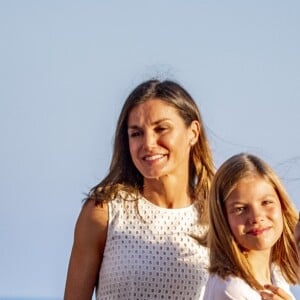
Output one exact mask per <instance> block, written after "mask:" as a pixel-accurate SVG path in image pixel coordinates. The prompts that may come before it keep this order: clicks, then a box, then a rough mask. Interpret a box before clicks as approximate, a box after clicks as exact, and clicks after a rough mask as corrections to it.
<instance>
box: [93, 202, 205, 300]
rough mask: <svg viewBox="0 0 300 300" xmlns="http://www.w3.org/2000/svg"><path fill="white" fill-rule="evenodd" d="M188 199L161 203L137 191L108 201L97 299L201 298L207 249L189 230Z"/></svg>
mask: <svg viewBox="0 0 300 300" xmlns="http://www.w3.org/2000/svg"><path fill="white" fill-rule="evenodd" d="M205 230H206V228H205V227H203V226H199V225H198V224H197V210H196V208H195V206H194V205H191V206H189V207H187V208H181V209H166V208H161V207H158V206H156V205H153V204H152V203H151V202H149V201H148V200H146V199H145V198H143V197H141V198H140V199H139V200H138V203H137V205H136V203H135V202H134V201H124V200H122V199H121V198H117V199H115V200H113V201H111V202H110V203H109V227H108V235H107V241H106V247H105V251H104V256H103V261H102V266H101V271H100V274H99V284H98V288H97V293H96V294H97V300H100V299H124V300H125V299H131V300H132V299H172V300H173V299H185V300H188V299H201V295H202V293H203V292H204V291H203V290H204V285H205V283H206V281H207V278H208V273H207V265H208V251H207V249H206V248H205V247H202V246H200V245H199V244H198V243H197V241H196V240H195V239H194V238H192V237H191V235H192V234H193V235H198V236H199V235H202V234H203V233H204V232H205Z"/></svg>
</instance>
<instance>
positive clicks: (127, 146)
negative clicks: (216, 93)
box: [65, 80, 214, 300]
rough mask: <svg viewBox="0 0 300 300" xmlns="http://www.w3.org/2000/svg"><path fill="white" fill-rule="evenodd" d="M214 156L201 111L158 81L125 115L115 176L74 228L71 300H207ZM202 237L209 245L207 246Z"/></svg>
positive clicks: (138, 93) (92, 197) (141, 89)
mask: <svg viewBox="0 0 300 300" xmlns="http://www.w3.org/2000/svg"><path fill="white" fill-rule="evenodd" d="M213 173H214V167H213V160H212V154H211V150H210V147H209V143H208V140H207V137H206V133H205V129H204V124H203V122H202V119H201V116H200V113H199V110H198V108H197V106H196V104H195V102H194V100H193V99H192V97H191V96H190V95H189V94H188V92H187V91H186V90H185V89H184V88H183V87H181V86H180V85H179V84H178V83H175V82H172V81H163V82H160V81H158V80H149V81H146V82H144V83H142V84H140V85H139V86H137V87H136V88H135V89H134V90H133V91H132V93H131V94H130V95H129V96H128V98H127V100H126V101H125V104H124V106H123V108H122V111H121V114H120V116H119V120H118V124H117V129H116V133H115V141H114V150H113V157H112V161H111V165H110V170H109V173H108V175H107V176H106V177H105V178H104V179H103V180H102V181H101V182H100V183H99V184H98V185H97V186H95V187H94V188H93V189H92V190H91V192H90V194H89V197H88V199H87V201H86V202H85V204H84V206H83V207H82V211H81V213H80V215H79V217H78V221H77V224H76V228H75V237H74V245H73V249H72V253H71V257H70V262H69V269H68V275H67V282H66V289H65V300H73V299H80V300H84V299H91V297H92V294H93V290H94V288H95V287H96V297H97V299H98V300H99V299H156V298H157V299H200V298H201V297H202V296H203V290H204V285H205V283H206V280H207V270H206V268H207V263H208V253H207V249H206V247H205V238H204V237H205V236H206V232H207V223H208V216H207V196H208V191H209V188H210V183H211V180H212V177H213ZM199 240H200V244H199V242H198V241H199Z"/></svg>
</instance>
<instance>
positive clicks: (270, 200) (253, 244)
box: [225, 176, 283, 252]
mask: <svg viewBox="0 0 300 300" xmlns="http://www.w3.org/2000/svg"><path fill="white" fill-rule="evenodd" d="M225 208H226V213H227V218H228V222H229V226H230V229H231V232H232V234H233V236H234V237H235V240H236V242H237V243H238V244H239V245H240V246H241V247H242V248H244V249H245V250H246V251H248V252H251V250H255V251H257V250H258V251H261V250H271V248H272V247H273V245H274V244H275V243H276V241H277V240H278V239H279V238H280V236H281V234H282V230H283V219H282V211H281V204H280V200H279V198H278V196H277V194H276V192H275V190H274V188H273V186H272V185H271V184H270V183H269V182H268V181H266V180H265V179H263V178H261V177H259V176H253V177H249V178H245V179H242V180H241V181H240V182H238V184H237V186H236V188H235V189H234V190H233V191H232V193H231V194H230V195H229V197H228V198H227V199H226V200H225Z"/></svg>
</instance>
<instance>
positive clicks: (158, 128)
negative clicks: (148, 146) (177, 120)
mask: <svg viewBox="0 0 300 300" xmlns="http://www.w3.org/2000/svg"><path fill="white" fill-rule="evenodd" d="M165 130H167V127H157V128H156V131H157V132H163V131H165Z"/></svg>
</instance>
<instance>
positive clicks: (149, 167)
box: [128, 98, 199, 180]
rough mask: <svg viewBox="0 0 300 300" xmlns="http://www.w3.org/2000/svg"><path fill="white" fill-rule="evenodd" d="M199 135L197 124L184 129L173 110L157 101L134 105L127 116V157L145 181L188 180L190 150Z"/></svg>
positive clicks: (162, 102) (180, 119)
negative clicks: (167, 177)
mask: <svg viewBox="0 0 300 300" xmlns="http://www.w3.org/2000/svg"><path fill="white" fill-rule="evenodd" d="M198 135H199V123H198V122H196V121H194V122H192V124H191V126H190V127H186V125H185V124H184V121H183V119H182V118H181V116H180V115H179V114H178V112H177V110H176V109H175V108H174V107H173V106H171V105H169V104H168V103H166V102H164V101H162V100H159V99H156V98H155V99H151V100H148V101H146V102H144V103H141V104H139V105H137V106H136V107H134V108H133V109H132V110H131V112H130V113H129V116H128V139H129V150H130V154H131V157H132V160H133V163H134V165H135V166H136V168H137V169H138V170H139V172H140V173H141V174H142V175H143V176H144V178H145V179H160V178H163V177H164V176H175V177H177V178H178V176H182V175H184V176H188V166H189V154H190V148H191V145H194V144H195V143H196V142H197V139H198ZM180 178H182V177H180ZM182 179H183V180H185V178H184V177H183V178H182Z"/></svg>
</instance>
